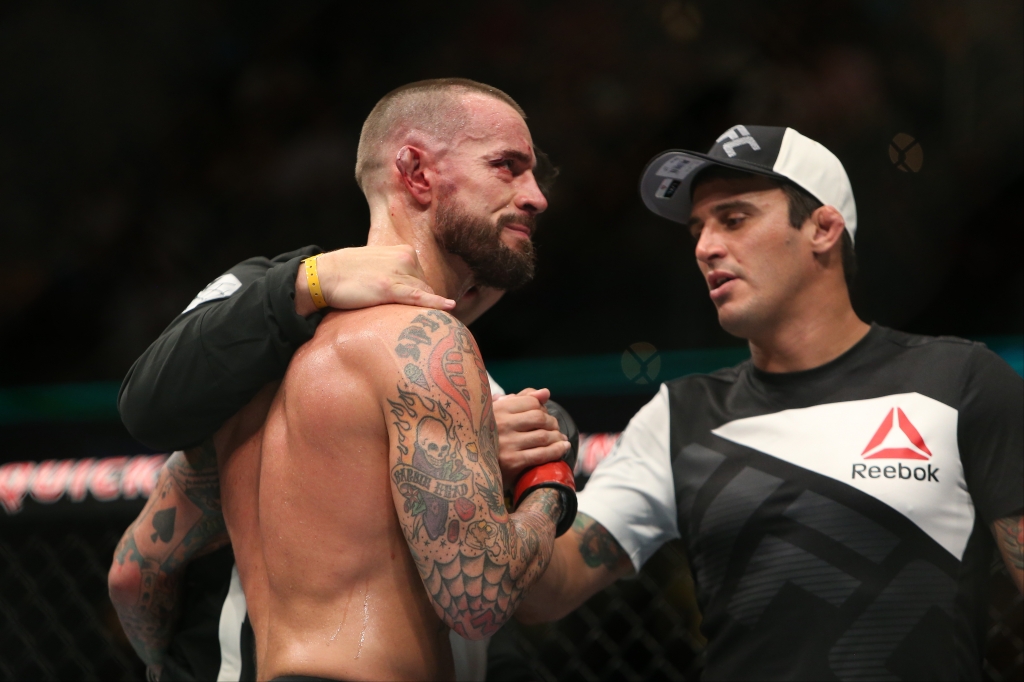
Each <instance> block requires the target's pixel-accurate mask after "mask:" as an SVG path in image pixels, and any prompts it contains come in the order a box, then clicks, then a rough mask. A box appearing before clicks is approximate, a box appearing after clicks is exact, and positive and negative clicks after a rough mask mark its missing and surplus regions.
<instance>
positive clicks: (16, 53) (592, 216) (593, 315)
mask: <svg viewBox="0 0 1024 682" xmlns="http://www.w3.org/2000/svg"><path fill="white" fill-rule="evenodd" d="M1022 19H1024V6H1022V3H1021V2H1020V0H975V1H967V0H956V1H952V0H949V1H947V0H833V1H830V2H827V3H823V2H812V1H806V2H797V1H795V0H776V1H772V2H764V0H630V1H627V0H620V1H619V2H612V1H610V0H588V1H586V2H583V1H578V0H565V1H561V2H540V1H516V0H508V1H505V2H500V3H498V2H485V3H480V2H477V3H470V2H463V1H460V2H448V3H429V4H428V3H411V2H406V1H404V0H403V1H395V2H370V3H359V4H356V3H346V2H308V1H302V2H300V1H296V0H292V1H290V2H270V1H268V0H250V1H249V2H245V3H242V2H224V1H215V0H177V1H176V2H155V1H153V2H132V1H128V0H121V1H115V0H105V1H104V0H94V1H92V2H88V3H70V2H65V3H59V2H49V1H47V0H24V1H20V2H19V1H17V0H7V1H6V2H4V3H2V4H0V259H2V260H0V262H2V263H3V266H4V267H3V268H2V269H0V417H3V418H0V462H6V461H12V460H15V459H30V460H35V461H38V460H42V459H50V458H64V457H103V456H109V455H125V454H137V453H139V452H144V451H145V448H143V447H142V446H141V445H139V444H138V443H136V442H135V441H134V440H132V439H131V437H130V436H129V435H128V434H127V432H125V430H124V429H123V427H121V425H120V424H119V423H118V422H117V420H116V414H114V413H113V409H112V405H108V406H107V407H106V408H103V409H99V408H97V411H96V414H97V415H100V416H99V417H97V418H75V419H71V420H70V421H69V420H67V419H63V418H60V417H59V415H61V414H70V413H74V412H75V410H73V409H72V410H71V412H66V411H62V410H64V408H66V407H67V405H63V404H62V403H61V404H58V403H60V401H59V400H57V402H56V403H54V404H52V405H51V404H50V403H47V402H46V401H47V400H51V399H52V395H51V394H47V393H46V390H49V389H43V390H42V393H40V394H39V395H44V399H41V403H40V404H42V405H43V407H44V408H46V409H42V410H41V411H40V414H50V415H51V418H42V419H28V420H19V419H18V418H8V417H4V414H7V413H4V409H7V408H9V407H11V405H13V407H14V408H15V409H14V411H13V412H10V413H11V414H17V413H18V409H19V408H20V407H21V406H20V405H19V404H18V401H19V400H20V401H22V402H24V400H23V398H24V396H26V395H30V394H32V395H36V394H33V393H32V391H34V390H35V389H32V388H25V387H27V386H30V385H39V384H43V385H47V384H61V383H71V382H79V384H78V387H77V388H76V387H72V388H73V389H74V390H73V391H72V393H74V394H75V395H85V396H88V395H93V396H94V398H95V396H99V398H95V399H89V400H86V401H85V403H86V405H85V407H86V408H88V409H85V413H88V412H89V410H90V409H92V407H97V404H98V403H97V404H93V403H96V400H99V401H100V402H102V401H106V402H111V403H112V391H113V390H114V387H115V384H114V383H110V382H118V381H120V380H121V378H122V377H123V376H124V374H125V372H126V370H127V369H128V367H129V366H130V364H131V363H132V362H133V361H134V359H135V358H136V357H137V356H138V355H139V353H141V352H142V350H143V349H144V348H145V347H146V346H147V345H148V344H149V343H150V342H151V341H152V340H153V339H154V338H156V336H157V335H158V334H159V333H160V331H161V330H162V329H163V328H164V326H165V325H166V324H167V323H168V322H169V321H170V320H171V319H172V318H173V317H174V316H175V315H176V314H177V313H179V312H180V311H181V310H182V309H183V308H184V307H185V306H186V305H187V304H188V302H189V301H190V300H191V299H192V297H193V296H194V295H195V293H196V292H198V291H199V290H200V289H202V287H203V286H204V285H205V284H206V283H207V282H209V281H210V280H212V279H213V278H214V277H216V276H217V275H218V274H220V273H221V272H222V271H224V270H225V269H226V268H228V267H229V266H230V265H232V264H233V263H235V262H237V261H239V260H241V259H243V258H246V257H249V256H253V255H259V254H262V255H273V254H276V253H279V252H282V251H286V250H290V249H293V248H295V247H298V246H302V245H305V244H308V243H317V244H319V245H321V246H323V247H325V248H337V247H342V246H349V245H358V244H362V243H363V241H364V239H365V234H366V228H367V220H368V212H367V209H366V206H365V202H364V200H363V197H362V195H361V194H360V192H359V190H358V188H357V187H356V185H355V182H354V180H353V179H352V171H353V166H354V162H355V148H356V143H357V140H358V134H359V129H360V126H361V124H362V122H363V119H364V118H365V116H366V114H367V113H368V112H369V111H370V109H371V108H372V106H373V105H374V103H375V102H376V101H377V100H378V99H379V98H380V97H381V96H382V95H384V94H385V93H386V92H388V91H389V90H391V89H392V88H394V87H396V86H398V85H401V84H404V83H407V82H410V81H413V80H418V79H422V78H431V77H440V76H464V77H469V78H473V79H477V80H481V81H484V82H487V83H490V84H492V85H495V86H497V87H499V88H501V89H503V90H505V91H506V92H508V93H509V94H511V95H512V96H513V97H514V98H516V99H517V100H518V101H519V103H520V104H521V105H522V106H523V107H524V108H525V109H526V111H527V113H528V114H529V123H530V126H531V128H532V130H533V134H534V138H535V141H536V142H537V144H538V145H539V146H541V147H542V148H544V149H545V150H546V151H548V152H549V154H550V156H551V158H552V159H553V160H554V162H555V163H556V164H557V165H558V166H559V167H560V168H561V171H562V173H561V177H560V179H559V181H558V183H557V185H556V186H555V188H554V191H553V194H552V197H551V200H552V201H551V208H550V210H549V212H548V213H547V214H546V216H545V217H544V219H543V220H542V223H541V230H540V232H539V233H538V235H537V243H538V249H539V252H540V267H539V275H538V277H537V279H536V281H535V282H534V283H532V284H531V285H530V286H528V287H527V288H526V289H524V290H523V291H521V292H517V293H515V294H512V295H509V296H507V297H506V299H505V300H504V301H503V302H502V303H501V304H500V305H499V306H498V307H497V308H496V309H495V311H494V312H492V313H490V314H489V315H487V316H485V317H484V318H483V319H482V320H481V321H480V322H478V323H477V324H476V325H475V326H474V332H475V333H476V336H477V338H478V339H479V341H480V344H481V347H482V349H483V352H484V355H485V357H486V358H487V359H488V360H489V361H490V360H502V361H509V362H512V363H513V364H514V363H515V361H516V360H524V359H532V358H540V357H546V356H568V355H581V354H605V355H607V356H611V355H613V354H619V353H621V352H622V351H623V350H624V349H625V348H626V347H627V346H629V345H630V344H633V343H635V342H648V343H652V344H654V345H655V346H656V347H657V348H659V349H661V350H662V354H663V356H664V357H665V358H666V363H667V362H668V358H669V356H670V355H671V354H670V353H667V352H666V351H673V350H678V351H684V350H687V349H701V348H705V349H706V348H716V347H722V346H734V347H735V346H742V343H741V342H739V341H738V340H736V339H733V338H731V337H729V336H728V335H726V334H725V333H724V332H722V331H721V329H720V328H719V327H718V324H717V320H716V316H715V313H714V308H713V306H712V304H711V303H710V301H709V299H708V296H707V291H706V288H705V285H704V283H703V281H702V280H701V278H700V277H699V275H698V272H697V269H696V268H695V267H694V265H693V253H692V243H691V241H690V239H689V237H688V236H687V235H686V234H685V233H684V231H683V230H681V229H680V228H679V227H678V226H676V225H674V224H671V223H668V222H666V221H664V220H661V219H658V218H655V217H654V216H652V215H650V214H648V213H647V211H646V210H645V209H644V208H643V206H642V204H641V202H640V200H639V197H638V196H637V192H636V183H637V179H638V175H639V172H640V170H641V169H642V168H643V166H644V164H645V163H646V162H647V161H648V160H649V159H650V158H651V157H652V156H654V155H655V154H656V153H658V152H659V151H661V150H663V149H666V148H672V147H682V148H690V149H697V150H705V149H707V148H708V147H709V146H710V145H711V143H712V141H713V140H714V139H715V138H716V137H717V136H718V135H719V134H720V133H721V132H722V131H724V130H725V129H726V128H728V127H729V126H731V125H733V124H736V123H745V124H769V125H771V124H775V125H789V126H792V127H794V128H796V129H798V130H800V131H801V132H802V133H804V134H806V135H809V136H810V137H812V138H814V139H816V140H818V141H820V142H822V143H823V144H825V145H826V146H828V147H829V148H830V149H832V150H833V151H834V152H835V153H836V154H837V155H838V156H839V157H840V159H841V160H842V161H843V162H844V164H845V165H846V167H847V170H848V172H849V175H850V178H851V180H852V182H853V187H854V191H855V194H856V197H857V201H858V209H859V214H860V221H859V223H860V229H859V231H858V235H857V250H858V253H859V259H860V265H861V276H860V278H859V279H858V281H857V283H856V285H855V287H854V292H853V294H854V303H855V306H856V308H857V310H858V312H859V313H860V314H861V316H862V317H863V318H865V319H867V320H873V321H877V322H880V323H882V324H886V325H891V326H895V327H898V328H901V329H904V330H907V331H911V332H919V333H927V334H956V335H960V336H966V337H974V338H976V337H986V336H997V335H1020V334H1021V333H1022V331H1024V248H1022V247H1024V244H1022V241H1024V237H1022V235H1024V229H1022V228H1024V225H1022V223H1024V213H1022V212H1024V209H1022V199H1024V196H1022V195H1024V181H1022V165H1024V164H1022V151H1024V149H1022V142H1024V125H1022V124H1024V37H1022V29H1021V26H1022V23H1024V21H1022ZM899 134H904V135H910V136H912V137H913V138H915V139H916V140H917V141H918V143H919V149H920V150H921V151H922V153H923V163H922V165H921V166H920V167H919V168H917V169H916V172H915V171H911V170H907V171H904V170H900V169H898V168H897V167H896V166H895V165H894V164H893V163H892V162H891V160H890V157H889V148H890V142H891V141H892V140H893V138H894V137H895V136H897V135H899ZM914 165H916V164H914ZM1018 338H1019V337H1018ZM726 355H728V356H729V357H732V356H731V355H729V353H728V352H725V355H715V356H714V357H725V356H726ZM677 356H678V354H677ZM732 361H735V360H731V361H730V362H732ZM555 364H557V363H555ZM613 364H614V363H613ZM549 366H550V365H549ZM661 378H667V377H664V376H663V377H661ZM81 382H99V383H95V384H84V383H81ZM79 388H80V389H81V391H79ZM94 388H95V389H96V391H95V392H93V393H90V391H92V390H93V389H94ZM650 388H651V389H652V390H653V388H654V386H653V385H652V386H650ZM55 390H56V391H57V392H58V393H59V392H60V391H61V390H63V389H55ZM46 395H50V396H51V397H50V398H46V397H45V396H46ZM53 395H55V394H53ZM108 398H111V399H109V400H108ZM558 399H559V400H561V401H562V402H563V404H565V405H566V406H567V407H568V408H569V409H570V411H571V412H572V413H573V414H574V416H575V417H576V419H577V421H578V422H579V423H580V426H581V427H582V428H583V429H584V430H588V431H589V430H616V429H620V428H622V427H623V426H624V425H625V423H626V420H627V419H628V418H629V416H630V415H631V414H633V412H634V411H635V410H636V409H637V408H638V407H639V406H640V405H642V404H643V403H644V402H646V401H647V399H648V395H647V394H645V393H644V392H642V391H641V392H635V391H634V392H630V393H624V394H620V395H612V394H608V395H587V396H580V395H576V396H569V397H562V396H558ZM4 400H7V401H8V402H7V403H6V407H5V403H4ZM90 400H92V402H90ZM75 402H76V401H75V400H71V401H70V403H75ZM79 402H81V401H79ZM104 404H105V403H104ZM90 406H92V407H90ZM72 407H74V405H72ZM100 407H102V406H100ZM51 408H54V409H51ZM56 408H59V409H56ZM47 410H49V412H48V411H47ZM78 414H84V413H83V412H81V411H79V412H78ZM5 419H6V420H5ZM33 504H34V503H29V504H27V505H26V510H25V512H24V514H23V515H22V516H13V517H9V518H8V517H6V516H5V517H4V521H2V522H0V523H3V524H4V525H3V527H2V528H3V532H2V533H0V677H3V678H10V679H43V678H46V679H114V678H122V679H133V678H134V679H138V678H140V677H141V666H140V664H139V662H138V659H137V658H136V657H135V656H134V654H133V653H132V652H131V651H130V648H129V647H128V644H127V641H126V640H125V639H124V636H123V634H122V632H121V630H120V627H119V625H118V623H117V620H116V616H115V614H114V612H113V609H112V608H111V606H110V602H109V600H108V599H107V597H106V590H105V576H106V570H107V568H108V566H109V561H110V558H109V557H110V555H111V552H112V547H113V545H114V543H115V542H116V540H117V538H118V537H119V536H120V534H121V532H122V530H123V528H124V527H125V525H127V523H128V522H129V520H130V519H131V518H132V516H134V514H135V513H136V512H137V509H138V506H139V505H140V504H141V501H139V500H136V501H134V502H125V503H102V504H100V503H96V505H94V506H92V507H90V506H88V505H78V504H74V503H71V502H68V501H67V500H65V501H63V502H61V503H58V504H55V505H50V506H48V507H45V508H44V507H43V506H41V505H37V506H38V507H39V508H37V509H33V508H30V507H31V505H33ZM35 512H39V514H36V513H35ZM43 512H47V513H48V515H44V514H43ZM1000 565H1001V564H999V563H997V564H994V568H993V570H994V571H995V572H996V573H997V575H996V577H994V579H993V590H994V593H993V598H992V604H993V605H992V607H991V616H992V623H993V627H992V630H991V631H990V632H989V643H988V650H987V654H986V657H987V658H986V664H985V666H986V667H985V671H986V674H987V675H990V676H991V677H992V679H996V680H998V679H1021V661H1022V654H1021V651H1022V646H1024V645H1022V643H1021V636H1020V624H1021V622H1022V619H1021V615H1020V614H1021V600H1020V599H1019V597H1017V595H1016V592H1015V590H1014V588H1013V587H1012V585H1011V584H1010V583H1009V580H1008V578H1007V577H1006V576H1005V574H1004V573H1000V571H1001V570H1002V569H1000V568H999V566H1000ZM688 575H689V574H688V571H686V570H685V560H684V559H683V557H682V554H681V552H679V551H678V548H676V549H673V547H672V546H671V545H670V546H666V548H664V549H663V551H662V552H660V553H659V554H657V555H656V556H655V558H654V559H652V560H651V561H650V562H648V564H647V565H646V566H645V568H644V571H642V572H641V576H640V578H639V579H638V580H635V581H626V582H623V583H620V584H619V585H616V586H613V588H611V589H610V590H609V591H606V592H603V593H601V594H599V595H597V596H595V597H594V598H593V599H592V600H591V601H590V602H588V604H587V605H586V606H585V607H583V608H582V609H580V610H579V611H577V612H576V614H574V615H573V616H571V617H569V618H567V619H564V620H563V621H561V622H560V623H559V624H558V625H557V626H554V625H553V626H545V627H546V628H547V629H541V630H538V631H536V632H532V633H526V635H525V636H524V638H521V643H522V644H523V646H524V647H526V649H527V650H528V651H529V652H530V655H531V657H532V659H533V660H534V661H540V665H541V667H542V669H543V671H544V672H543V674H540V677H542V678H543V679H555V678H556V677H557V678H562V679H605V678H608V679H638V680H639V679H643V680H651V679H662V678H664V679H679V678H680V676H681V675H684V676H687V677H692V676H694V674H695V673H694V671H695V670H697V669H699V662H700V660H701V659H700V655H699V652H700V650H701V648H702V645H701V643H700V642H699V641H698V640H699V635H695V634H692V633H696V623H697V622H698V617H697V616H696V612H695V608H696V607H695V606H694V605H693V600H692V586H690V585H689V584H688V583H686V580H688ZM688 609H689V610H688ZM623 623H627V626H622V624H623ZM623 633H626V634H623Z"/></svg>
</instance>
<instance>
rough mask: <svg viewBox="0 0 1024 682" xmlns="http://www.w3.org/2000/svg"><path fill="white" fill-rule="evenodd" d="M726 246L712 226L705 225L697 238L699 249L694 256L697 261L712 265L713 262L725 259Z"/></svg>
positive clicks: (697, 248)
mask: <svg viewBox="0 0 1024 682" xmlns="http://www.w3.org/2000/svg"><path fill="white" fill-rule="evenodd" d="M725 253H726V251H725V245H724V244H723V243H722V239H721V235H719V234H718V231H717V230H715V229H714V228H713V227H712V226H711V225H705V226H704V229H702V230H701V231H700V237H698V238H697V247H696V249H694V254H695V255H696V256H697V260H699V261H700V262H702V263H708V264H710V263H711V262H713V261H716V260H719V259H721V258H724V257H725Z"/></svg>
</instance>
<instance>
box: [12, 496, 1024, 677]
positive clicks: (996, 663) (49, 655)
mask: <svg viewBox="0 0 1024 682" xmlns="http://www.w3.org/2000/svg"><path fill="white" fill-rule="evenodd" d="M131 518H132V515H125V514H124V513H119V514H117V516H116V518H115V517H107V518H105V519H103V518H96V517H94V518H91V519H76V520H68V519H61V518H58V517H54V516H52V515H49V516H47V517H46V518H45V519H40V520H39V521H38V522H28V519H24V520H19V521H18V522H17V523H12V522H11V519H7V520H6V521H7V523H6V528H5V530H4V531H3V532H2V533H0V678H2V679H4V680H27V679H37V680H141V679H143V677H144V672H143V666H142V664H141V662H140V661H139V660H138V659H137V658H136V656H135V654H134V653H133V652H132V650H131V647H130V646H129V644H128V642H127V640H126V638H125V636H124V634H123V632H122V631H121V628H120V626H119V624H118V621H117V616H116V614H115V613H114V610H113V607H112V606H111V604H110V601H109V599H108V598H107V588H106V575H107V568H108V567H109V564H110V561H111V557H112V556H113V551H114V547H115V545H116V543H117V541H118V539H119V537H120V534H121V532H122V530H123V528H124V527H126V526H127V524H128V523H129V521H130V520H131ZM991 593H992V599H991V606H990V614H991V625H990V627H989V631H988V642H987V647H986V657H985V663H984V670H985V672H986V674H987V675H988V676H989V677H990V678H991V679H993V680H997V681H1001V680H1020V679H1021V677H1022V671H1024V667H1022V664H1024V642H1022V632H1021V630H1022V621H1024V599H1022V597H1021V595H1020V594H1019V592H1018V591H1017V589H1016V587H1015V586H1014V585H1013V584H1012V582H1011V581H1010V578H1009V576H1008V575H1007V573H1006V570H1005V568H1004V567H1003V566H1002V562H1001V561H994V562H993V565H992V590H991ZM693 594H694V593H693V583H692V580H691V578H690V573H689V570H688V567H687V562H686V556H685V554H684V552H683V550H682V547H681V545H680V543H679V542H678V541H677V542H673V543H669V544H667V545H665V546H664V547H662V548H661V550H659V551H658V552H657V553H656V554H655V555H654V556H653V557H652V558H651V559H650V560H649V561H648V562H647V564H646V565H645V566H644V567H643V569H642V570H641V571H640V573H639V575H638V576H637V577H636V578H635V579H633V580H623V581H619V582H618V583H616V584H615V585H613V586H611V587H609V588H608V589H606V590H604V591H603V592H601V593H600V594H598V595H595V596H594V597H593V598H591V599H590V600H589V601H587V602H586V604H584V605H583V606H582V607H581V608H580V609H578V610H577V611H576V612H574V613H573V614H571V615H569V616H567V617H566V618H564V619H562V620H561V621H559V622H557V623H553V624H548V625H543V626H531V627H524V626H517V628H516V631H515V633H514V634H515V637H516V639H517V640H518V642H519V644H520V645H521V646H522V647H523V649H524V650H525V652H526V654H527V656H528V658H529V659H530V660H531V661H532V665H533V666H534V672H535V674H536V676H537V678H538V679H541V680H588V681H591V680H594V681H596V680H692V679H698V678H699V674H700V670H701V666H702V661H703V658H702V656H703V650H704V643H703V639H702V637H701V635H700V632H699V624H700V620H699V619H700V616H699V612H698V610H697V606H696V602H695V599H694V596H693Z"/></svg>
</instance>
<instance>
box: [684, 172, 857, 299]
mask: <svg viewBox="0 0 1024 682" xmlns="http://www.w3.org/2000/svg"><path fill="white" fill-rule="evenodd" d="M751 175H752V173H744V172H743V171H739V170H733V169H732V168H725V167H723V166H712V167H711V168H708V169H707V170H704V171H702V172H701V173H700V174H699V175H698V176H697V177H696V179H695V180H694V182H693V184H692V185H691V189H690V191H691V193H692V192H694V191H696V189H697V186H698V185H700V184H702V183H705V182H708V181H710V180H740V179H744V178H748V177H750V176H751ZM764 177H765V178H767V179H768V180H769V181H770V182H772V183H773V184H774V185H775V186H777V187H778V188H779V189H781V190H782V192H783V193H784V194H785V195H786V199H787V201H788V203H789V224H790V225H792V226H793V227H795V228H797V229H799V228H800V227H802V226H803V224H804V223H805V222H807V220H808V218H810V217H811V214H812V213H814V212H815V211H816V210H817V209H819V208H821V206H822V205H823V204H822V203H821V202H820V201H818V200H817V199H816V198H815V197H814V196H813V195H812V194H811V193H810V192H808V191H807V190H805V189H804V188H803V187H800V186H799V185H797V184H795V183H793V182H789V181H788V180H778V179H776V178H771V177H768V176H764ZM842 242H843V243H842V252H843V279H845V280H846V288H847V289H851V288H852V287H853V280H854V278H855V277H856V276H857V252H856V251H854V249H853V239H852V238H851V237H850V233H849V232H848V231H847V230H845V229H844V230H843V237H842Z"/></svg>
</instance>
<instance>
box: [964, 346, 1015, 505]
mask: <svg viewBox="0 0 1024 682" xmlns="http://www.w3.org/2000/svg"><path fill="white" fill-rule="evenodd" d="M965 369H966V374H965V381H964V388H963V394H962V397H961V404H960V413H959V416H958V423H957V440H958V441H959V446H960V456H961V461H962V462H963V466H964V478H965V479H966V481H967V489H968V490H969V491H970V493H971V498H972V500H973V502H974V506H975V508H976V509H977V510H978V512H979V513H980V514H981V518H982V519H984V521H985V523H986V524H991V523H993V522H995V521H996V520H998V519H1001V518H1004V517H1007V516H1012V515H1016V514H1020V513H1021V511H1022V509H1024V486H1022V485H1021V482H1022V481H1024V380H1022V379H1021V377H1020V376H1019V375H1018V374H1017V373H1016V372H1015V371H1013V369H1012V368H1011V367H1010V366H1009V365H1008V364H1007V363H1006V361H1005V360H1003V359H1002V358H1000V357H999V356H998V355H996V354H995V353H993V352H992V351H990V350H988V349H987V348H985V347H984V346H982V345H981V344H977V345H976V347H975V348H974V349H973V352H972V353H971V355H970V357H969V359H968V362H967V367H966V368H965Z"/></svg>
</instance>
